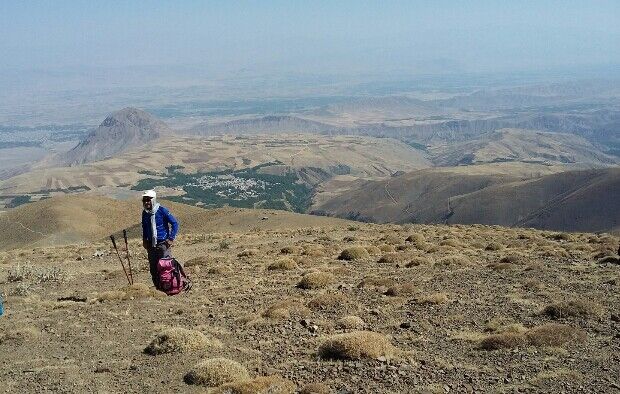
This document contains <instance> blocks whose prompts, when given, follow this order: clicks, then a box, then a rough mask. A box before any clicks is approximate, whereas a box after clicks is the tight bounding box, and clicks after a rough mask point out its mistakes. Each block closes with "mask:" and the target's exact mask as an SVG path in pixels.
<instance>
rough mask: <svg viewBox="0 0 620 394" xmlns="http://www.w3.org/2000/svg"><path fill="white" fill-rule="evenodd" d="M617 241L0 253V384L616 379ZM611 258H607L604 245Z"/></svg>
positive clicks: (322, 388) (370, 242)
mask: <svg viewBox="0 0 620 394" xmlns="http://www.w3.org/2000/svg"><path fill="white" fill-rule="evenodd" d="M618 241H619V240H618V238H617V237H613V236H610V235H606V234H601V235H595V234H566V233H551V232H541V231H535V230H525V229H507V228H501V227H486V226H449V227H448V226H393V225H369V224H357V223H355V224H350V225H346V224H344V225H335V226H334V227H330V228H326V227H323V228H307V229H299V230H282V231H277V230H261V229H260V228H255V229H253V230H252V231H243V232H229V233H218V234H194V235H184V236H182V237H180V238H179V240H178V242H177V245H176V246H175V248H174V253H175V255H176V256H177V257H178V258H179V260H181V261H182V262H183V263H184V264H185V266H186V268H187V271H188V273H189V274H190V276H191V278H192V279H193V283H194V288H193V289H192V291H191V292H190V293H189V294H183V295H178V296H174V297H166V296H164V295H162V294H161V293H158V292H156V291H154V290H153V289H152V288H149V287H148V286H147V284H148V285H150V276H149V273H148V269H146V264H145V262H144V253H143V252H142V250H141V248H140V245H139V242H135V241H132V243H131V246H130V249H131V252H132V253H133V255H134V258H133V260H132V261H133V268H134V273H135V281H136V284H135V285H133V286H130V287H127V281H126V279H125V277H124V274H123V271H122V270H121V269H120V264H119V262H118V258H117V256H116V255H115V254H113V250H112V249H111V248H110V246H108V245H107V244H105V243H101V244H92V245H82V246H68V247H57V248H46V249H34V250H33V249H23V250H16V251H11V252H2V253H1V254H0V285H1V290H2V292H3V294H4V298H5V315H4V316H2V317H1V318H0V391H4V392H16V393H17V392H20V393H21V392H161V393H170V392H203V391H214V392H228V393H252V392H263V393H280V392H281V393H285V392H295V391H296V390H297V391H301V392H305V393H310V392H316V393H323V392H332V393H358V392H366V393H383V392H406V393H410V392H428V393H450V392H458V393H461V392H589V393H601V392H618V391H620V291H619V290H620V265H618V260H617V258H616V257H617V256H616V251H617V248H618ZM610 256H615V257H610Z"/></svg>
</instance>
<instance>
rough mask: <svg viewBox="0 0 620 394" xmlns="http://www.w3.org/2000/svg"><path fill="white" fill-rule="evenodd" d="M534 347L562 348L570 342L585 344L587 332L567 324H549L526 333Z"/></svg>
mask: <svg viewBox="0 0 620 394" xmlns="http://www.w3.org/2000/svg"><path fill="white" fill-rule="evenodd" d="M525 336H526V337H527V339H528V341H529V342H530V344H532V345H533V346H562V345H564V344H566V343H568V342H584V341H585V340H586V338H587V335H586V332H585V331H583V330H582V329H579V328H574V327H571V326H567V325H565V324H557V323H547V324H543V325H542V326H538V327H534V328H532V329H531V330H528V332H526V333H525Z"/></svg>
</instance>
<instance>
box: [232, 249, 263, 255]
mask: <svg viewBox="0 0 620 394" xmlns="http://www.w3.org/2000/svg"><path fill="white" fill-rule="evenodd" d="M258 253H259V250H258V249H245V250H243V251H241V252H239V253H237V257H251V256H256V255H257V254H258Z"/></svg>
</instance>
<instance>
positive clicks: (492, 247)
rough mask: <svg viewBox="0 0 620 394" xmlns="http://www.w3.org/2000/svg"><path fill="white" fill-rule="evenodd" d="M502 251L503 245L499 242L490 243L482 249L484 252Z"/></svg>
mask: <svg viewBox="0 0 620 394" xmlns="http://www.w3.org/2000/svg"><path fill="white" fill-rule="evenodd" d="M502 249H504V245H502V244H500V243H499V242H491V243H489V244H487V246H485V247H484V250H490V251H498V250H502Z"/></svg>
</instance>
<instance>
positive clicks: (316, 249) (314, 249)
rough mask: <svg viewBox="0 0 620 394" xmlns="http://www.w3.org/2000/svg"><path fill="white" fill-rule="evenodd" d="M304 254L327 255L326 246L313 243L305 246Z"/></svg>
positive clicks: (311, 255) (313, 255)
mask: <svg viewBox="0 0 620 394" xmlns="http://www.w3.org/2000/svg"><path fill="white" fill-rule="evenodd" d="M302 254H303V255H304V256H310V257H321V256H324V255H325V248H323V247H322V246H321V245H312V246H306V247H304V251H303V253H302Z"/></svg>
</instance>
